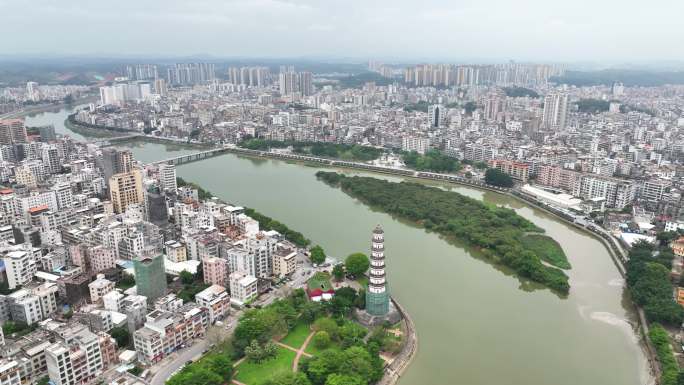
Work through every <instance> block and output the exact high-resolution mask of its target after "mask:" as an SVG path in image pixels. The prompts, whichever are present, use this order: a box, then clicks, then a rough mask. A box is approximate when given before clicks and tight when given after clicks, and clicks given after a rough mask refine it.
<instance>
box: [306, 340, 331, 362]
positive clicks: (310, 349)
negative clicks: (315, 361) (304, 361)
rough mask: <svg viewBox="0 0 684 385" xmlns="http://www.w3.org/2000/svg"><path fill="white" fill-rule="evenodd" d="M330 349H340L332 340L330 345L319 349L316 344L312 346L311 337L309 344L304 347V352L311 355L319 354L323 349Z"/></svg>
mask: <svg viewBox="0 0 684 385" xmlns="http://www.w3.org/2000/svg"><path fill="white" fill-rule="evenodd" d="M330 349H335V350H341V349H340V347H339V346H337V343H335V342H333V341H331V342H330V346H328V347H327V348H325V349H319V348H317V347H316V346H314V343H313V339H312V340H311V342H309V345H307V346H306V349H304V352H305V353H309V354H311V355H312V356H317V355H319V354H321V353H322V352H323V351H325V350H330ZM300 362H301V361H300Z"/></svg>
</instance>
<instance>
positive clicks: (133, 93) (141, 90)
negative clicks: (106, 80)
mask: <svg viewBox="0 0 684 385" xmlns="http://www.w3.org/2000/svg"><path fill="white" fill-rule="evenodd" d="M151 94H152V85H151V84H150V83H149V82H145V81H138V82H135V83H120V84H114V85H111V86H105V87H100V104H102V105H108V104H117V105H120V104H123V103H125V102H128V101H132V100H140V99H145V98H148V97H149V96H150V95H151Z"/></svg>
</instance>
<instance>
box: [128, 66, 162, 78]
mask: <svg viewBox="0 0 684 385" xmlns="http://www.w3.org/2000/svg"><path fill="white" fill-rule="evenodd" d="M126 77H127V78H128V80H154V79H158V78H159V71H158V69H157V65H155V64H135V65H127V66H126Z"/></svg>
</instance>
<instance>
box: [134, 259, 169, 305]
mask: <svg viewBox="0 0 684 385" xmlns="http://www.w3.org/2000/svg"><path fill="white" fill-rule="evenodd" d="M133 270H134V272H135V284H136V289H137V293H138V295H142V296H145V297H147V300H148V301H149V302H154V300H155V299H157V298H159V297H162V296H164V295H166V271H165V270H164V255H163V254H157V255H154V256H153V255H143V256H140V257H137V258H134V259H133Z"/></svg>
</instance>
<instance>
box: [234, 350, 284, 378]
mask: <svg viewBox="0 0 684 385" xmlns="http://www.w3.org/2000/svg"><path fill="white" fill-rule="evenodd" d="M296 355H297V353H295V352H293V351H292V350H289V349H286V348H284V347H282V346H278V354H277V355H276V356H275V357H274V358H271V359H270V360H266V361H264V362H262V363H260V364H257V363H254V362H248V361H247V360H245V361H244V362H243V363H241V364H240V365H238V366H237V368H235V370H237V375H236V376H235V379H236V380H238V381H239V382H242V383H243V384H246V385H260V384H261V383H262V382H264V381H265V380H268V379H269V378H271V377H273V375H274V374H276V373H280V372H291V371H292V363H293V362H294V359H295V356H296Z"/></svg>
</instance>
